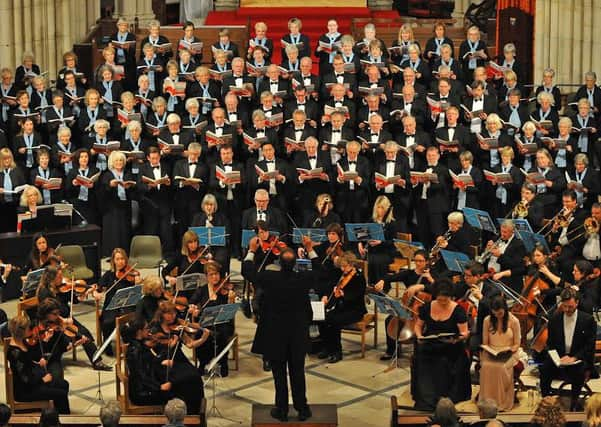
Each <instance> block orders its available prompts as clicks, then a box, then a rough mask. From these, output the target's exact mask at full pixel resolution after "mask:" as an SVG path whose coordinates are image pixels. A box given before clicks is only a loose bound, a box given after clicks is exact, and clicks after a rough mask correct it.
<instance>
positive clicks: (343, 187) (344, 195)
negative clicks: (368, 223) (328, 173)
mask: <svg viewBox="0 0 601 427" xmlns="http://www.w3.org/2000/svg"><path fill="white" fill-rule="evenodd" d="M360 150H361V145H360V144H359V143H358V142H356V141H350V142H348V143H347V144H346V156H345V157H343V158H342V159H340V160H339V161H338V165H337V168H338V174H337V175H338V176H337V178H336V183H337V184H336V207H337V208H338V213H339V214H340V217H341V218H342V220H343V221H344V222H350V223H356V222H363V221H365V220H366V219H367V217H368V211H369V187H370V185H369V184H370V182H371V181H370V177H371V170H370V165H369V161H368V160H367V159H366V158H365V157H363V156H359V151H360ZM344 172H356V173H357V176H356V177H354V178H344V176H343V173H344Z"/></svg>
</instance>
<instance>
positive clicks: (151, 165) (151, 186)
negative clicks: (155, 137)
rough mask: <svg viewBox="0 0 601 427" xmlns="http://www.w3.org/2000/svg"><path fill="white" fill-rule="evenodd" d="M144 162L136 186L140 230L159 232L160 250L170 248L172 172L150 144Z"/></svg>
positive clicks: (165, 252) (154, 234) (149, 232)
mask: <svg viewBox="0 0 601 427" xmlns="http://www.w3.org/2000/svg"><path fill="white" fill-rule="evenodd" d="M146 160H147V163H144V164H143V165H142V166H141V167H140V174H139V175H138V183H137V189H138V193H139V197H140V214H141V217H142V218H141V219H142V226H143V234H145V235H152V236H159V237H160V239H161V247H162V250H163V253H164V254H169V253H171V252H172V251H173V249H174V245H173V238H172V236H173V231H172V229H171V212H172V210H171V209H172V205H171V201H172V198H173V191H172V188H171V184H172V182H173V181H172V176H171V175H172V174H171V170H170V168H169V166H168V165H167V163H166V162H164V161H161V152H160V151H159V149H158V148H156V147H150V148H149V149H148V153H147V155H146Z"/></svg>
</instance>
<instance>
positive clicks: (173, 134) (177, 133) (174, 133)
mask: <svg viewBox="0 0 601 427" xmlns="http://www.w3.org/2000/svg"><path fill="white" fill-rule="evenodd" d="M175 135H178V136H179V132H173V133H172V134H171V136H175Z"/></svg>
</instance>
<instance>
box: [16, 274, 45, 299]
mask: <svg viewBox="0 0 601 427" xmlns="http://www.w3.org/2000/svg"><path fill="white" fill-rule="evenodd" d="M45 270H46V269H45V268H38V269H37V270H33V271H30V272H29V273H27V276H26V277H25V281H24V282H23V288H22V290H21V293H22V294H23V298H28V296H29V295H33V294H35V292H36V290H37V288H38V285H39V284H40V279H41V278H42V274H43V273H44V271H45Z"/></svg>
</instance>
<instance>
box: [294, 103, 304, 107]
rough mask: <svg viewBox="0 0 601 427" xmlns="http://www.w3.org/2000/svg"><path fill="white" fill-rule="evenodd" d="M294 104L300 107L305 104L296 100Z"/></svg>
mask: <svg viewBox="0 0 601 427" xmlns="http://www.w3.org/2000/svg"><path fill="white" fill-rule="evenodd" d="M296 105H297V106H298V107H300V106H301V105H305V103H304V102H297V103H296Z"/></svg>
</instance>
